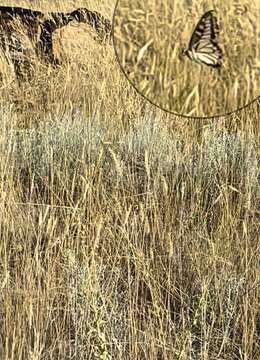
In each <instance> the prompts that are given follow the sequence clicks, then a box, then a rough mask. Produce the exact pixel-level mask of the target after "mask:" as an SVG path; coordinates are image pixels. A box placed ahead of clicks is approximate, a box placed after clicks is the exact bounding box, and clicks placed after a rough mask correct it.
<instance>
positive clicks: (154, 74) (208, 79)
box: [114, 0, 260, 117]
mask: <svg viewBox="0 0 260 360" xmlns="http://www.w3.org/2000/svg"><path fill="white" fill-rule="evenodd" d="M212 9H213V10H215V14H216V17H217V19H218V23H219V26H220V36H219V39H218V43H219V46H220V48H221V49H222V51H223V65H222V67H221V69H219V70H216V69H214V68H211V67H208V66H206V65H200V64H196V63H194V62H192V61H190V60H189V59H188V58H187V57H184V56H183V55H182V50H183V49H185V48H186V49H187V47H188V44H189V40H190V37H191V34H192V32H193V30H194V27H195V25H196V24H197V23H198V21H199V19H200V17H201V16H202V15H203V14H204V13H205V12H206V11H209V10H212ZM259 16H260V7H259V2H251V3H250V4H249V3H248V1H247V0H242V1H240V2H239V4H238V3H237V2H236V1H233V2H230V1H224V0H217V1H207V2H205V1H182V2H178V1H172V0H167V1H163V2H158V1H156V0H148V1H142V0H141V1H140V0H133V1H128V0H119V1H118V3H117V7H116V11H115V16H114V24H115V47H116V52H117V57H118V61H119V63H120V65H121V67H122V69H123V70H124V72H125V74H126V75H127V77H128V78H129V80H130V81H131V82H132V84H133V85H134V86H135V88H136V89H137V90H138V91H139V92H140V93H141V94H142V95H143V96H145V97H146V98H147V99H148V100H150V101H152V102H153V103H154V104H155V105H157V106H160V107H162V108H164V109H166V110H169V111H172V112H174V113H178V114H183V115H187V116H194V117H196V116H199V117H200V116H216V115H223V114H227V113H230V112H232V111H234V110H237V109H239V108H242V107H243V106H245V105H246V104H248V103H250V102H251V101H252V100H253V99H255V98H256V97H257V96H259V88H260V76H259V74H260V72H259V71H260V63H259V58H260V45H259V40H258V39H259V36H260V27H259V23H260V22H259Z"/></svg>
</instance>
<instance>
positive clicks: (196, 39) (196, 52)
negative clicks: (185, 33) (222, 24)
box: [184, 10, 222, 68]
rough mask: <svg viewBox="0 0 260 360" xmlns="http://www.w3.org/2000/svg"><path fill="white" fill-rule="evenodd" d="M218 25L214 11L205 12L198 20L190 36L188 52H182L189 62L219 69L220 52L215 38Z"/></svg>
mask: <svg viewBox="0 0 260 360" xmlns="http://www.w3.org/2000/svg"><path fill="white" fill-rule="evenodd" d="M218 34H219V25H218V22H217V18H216V16H215V15H214V10H210V11H208V12H206V13H205V14H204V15H203V16H202V17H201V19H200V20H199V22H198V24H197V26H196V28H195V30H194V31H193V34H192V36H191V39H190V42H189V47H188V50H186V51H184V54H185V55H187V56H188V57H189V58H190V59H191V60H193V61H196V62H197V63H200V64H205V65H208V66H212V67H215V68H217V67H220V66H221V60H222V50H221V49H220V47H219V45H218V43H217V38H218Z"/></svg>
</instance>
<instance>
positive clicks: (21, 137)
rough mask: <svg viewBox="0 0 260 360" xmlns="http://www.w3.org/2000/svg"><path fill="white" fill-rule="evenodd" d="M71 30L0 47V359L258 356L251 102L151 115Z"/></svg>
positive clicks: (103, 52)
mask: <svg viewBox="0 0 260 360" xmlns="http://www.w3.org/2000/svg"><path fill="white" fill-rule="evenodd" d="M15 3H16V4H17V3H18V2H15ZM20 3H21V4H20ZM29 3H30V5H31V1H30V2H29V1H27V2H26V1H24V2H19V5H23V6H29ZM34 3H35V7H34V8H39V9H41V10H44V9H47V6H48V1H42V2H41V3H38V2H36V1H35V2H34ZM59 3H61V2H59ZM68 3H70V6H71V8H72V7H78V6H88V7H89V8H90V9H95V10H98V11H100V12H101V13H102V14H103V15H105V16H107V17H111V14H112V9H113V6H114V3H113V2H112V0H111V1H110V2H105V1H104V2H101V1H100V2H98V3H97V4H95V2H94V1H92V2H90V1H89V2H87V3H85V2H83V1H82V2H72V1H71V2H68ZM51 4H55V2H51ZM66 4H67V2H66ZM17 5H18V4H17ZM48 9H49V8H48ZM64 9H65V6H64ZM52 10H53V9H52ZM66 10H67V8H66ZM70 30H71V29H70ZM70 30H64V31H70ZM73 31H76V30H73ZM84 34H85V33H84V30H83V29H81V30H80V29H78V33H77V35H76V36H75V38H76V39H77V41H78V42H79V44H81V46H76V45H74V44H71V46H72V50H73V54H71V55H69V53H68V49H69V47H66V46H65V50H66V51H67V55H66V56H65V60H64V63H63V65H62V66H61V67H58V68H56V69H55V68H51V67H50V68H48V67H46V66H44V65H42V64H37V66H36V69H35V76H34V79H33V80H32V81H31V82H30V83H26V82H25V83H24V84H21V85H20V86H18V84H17V82H16V80H15V78H14V75H13V72H12V70H11V67H10V66H8V64H6V63H5V62H4V60H3V61H2V62H3V66H4V73H3V78H2V82H1V86H0V95H1V103H0V114H1V132H0V158H1V161H0V174H1V177H0V234H1V241H0V287H1V291H0V359H1V360H2V359H3V360H16V359H26V360H27V359H44V360H47V359H55V360H56V359H62V360H63V359H77V360H80V359H82V360H83V359H91V360H92V359H103V360H104V359H124V360H125V359H129V360H130V359H145V360H148V359H151V360H154V359H169V360H173V359H174V360H175V359H176V360H177V359H182V360H186V359H187V360H188V359H190V360H191V359H192V360H193V359H194V360H195V359H196V360H197V359H204V360H206V359H207V360H213V359H214V360H215V359H218V360H222V359H225V360H256V359H259V358H260V346H259V341H258V340H259V332H260V328H259V326H260V324H259V245H260V242H259V212H260V208H259V130H260V125H259V124H260V122H259V111H260V104H259V103H257V102H255V103H253V104H252V105H250V106H249V107H248V108H246V109H245V110H243V111H240V112H239V113H236V114H234V115H232V116H229V117H227V118H218V119H215V120H214V119H212V120H200V121H199V120H189V119H183V118H179V117H177V116H173V115H170V114H166V113H164V112H162V111H161V110H159V109H157V108H155V107H153V106H152V105H150V104H149V103H147V102H145V101H144V100H143V98H142V97H140V96H139V95H138V94H137V93H135V91H134V90H133V89H132V88H131V86H130V85H129V84H128V82H127V81H126V79H125V77H124V76H123V74H122V73H121V72H120V71H119V69H118V66H117V64H116V61H115V59H114V53H113V49H112V47H111V46H110V45H108V46H106V47H101V46H100V44H98V43H96V42H95V41H94V40H92V39H91V38H90V37H88V40H87V43H86V42H84V40H83V38H84V37H85V35H84ZM82 37H83V38H82ZM65 39H66V36H65ZM61 41H62V40H61ZM64 41H65V40H64ZM187 66H188V65H187Z"/></svg>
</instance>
